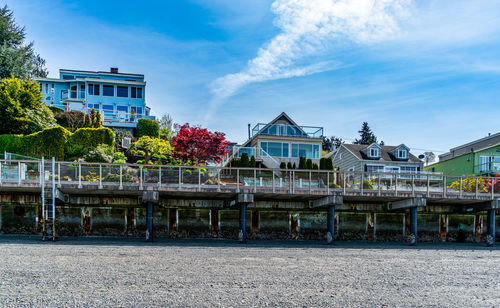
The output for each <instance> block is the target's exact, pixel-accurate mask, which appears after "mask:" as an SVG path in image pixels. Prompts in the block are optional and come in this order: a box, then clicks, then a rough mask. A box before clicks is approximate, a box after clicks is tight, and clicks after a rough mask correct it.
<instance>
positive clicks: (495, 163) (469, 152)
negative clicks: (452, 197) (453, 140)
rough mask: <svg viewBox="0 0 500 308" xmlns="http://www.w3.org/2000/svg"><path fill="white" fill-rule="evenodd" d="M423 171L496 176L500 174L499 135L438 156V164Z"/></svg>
mask: <svg viewBox="0 0 500 308" xmlns="http://www.w3.org/2000/svg"><path fill="white" fill-rule="evenodd" d="M425 171H431V172H442V173H443V174H449V175H486V176H498V174H499V173H500V133H496V134H493V135H489V136H487V137H484V138H481V139H478V140H476V141H472V142H469V143H466V144H464V145H461V146H458V147H455V148H453V149H450V152H448V153H445V154H442V155H439V162H437V163H434V164H432V165H429V166H426V167H425Z"/></svg>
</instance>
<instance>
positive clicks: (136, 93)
mask: <svg viewBox="0 0 500 308" xmlns="http://www.w3.org/2000/svg"><path fill="white" fill-rule="evenodd" d="M130 97H132V98H142V88H139V87H130Z"/></svg>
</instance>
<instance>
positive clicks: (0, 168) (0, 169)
mask: <svg viewBox="0 0 500 308" xmlns="http://www.w3.org/2000/svg"><path fill="white" fill-rule="evenodd" d="M0 186H2V162H1V161H0Z"/></svg>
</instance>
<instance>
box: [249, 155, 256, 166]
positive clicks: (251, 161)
mask: <svg viewBox="0 0 500 308" xmlns="http://www.w3.org/2000/svg"><path fill="white" fill-rule="evenodd" d="M250 167H251V168H255V167H257V162H256V161H255V156H253V155H252V157H250Z"/></svg>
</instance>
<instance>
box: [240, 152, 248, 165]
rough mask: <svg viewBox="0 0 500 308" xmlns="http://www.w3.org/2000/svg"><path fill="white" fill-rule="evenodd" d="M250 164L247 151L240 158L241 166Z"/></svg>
mask: <svg viewBox="0 0 500 308" xmlns="http://www.w3.org/2000/svg"><path fill="white" fill-rule="evenodd" d="M249 165H250V160H249V159H248V154H247V153H242V154H241V158H240V167H244V168H246V167H248V166H249Z"/></svg>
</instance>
